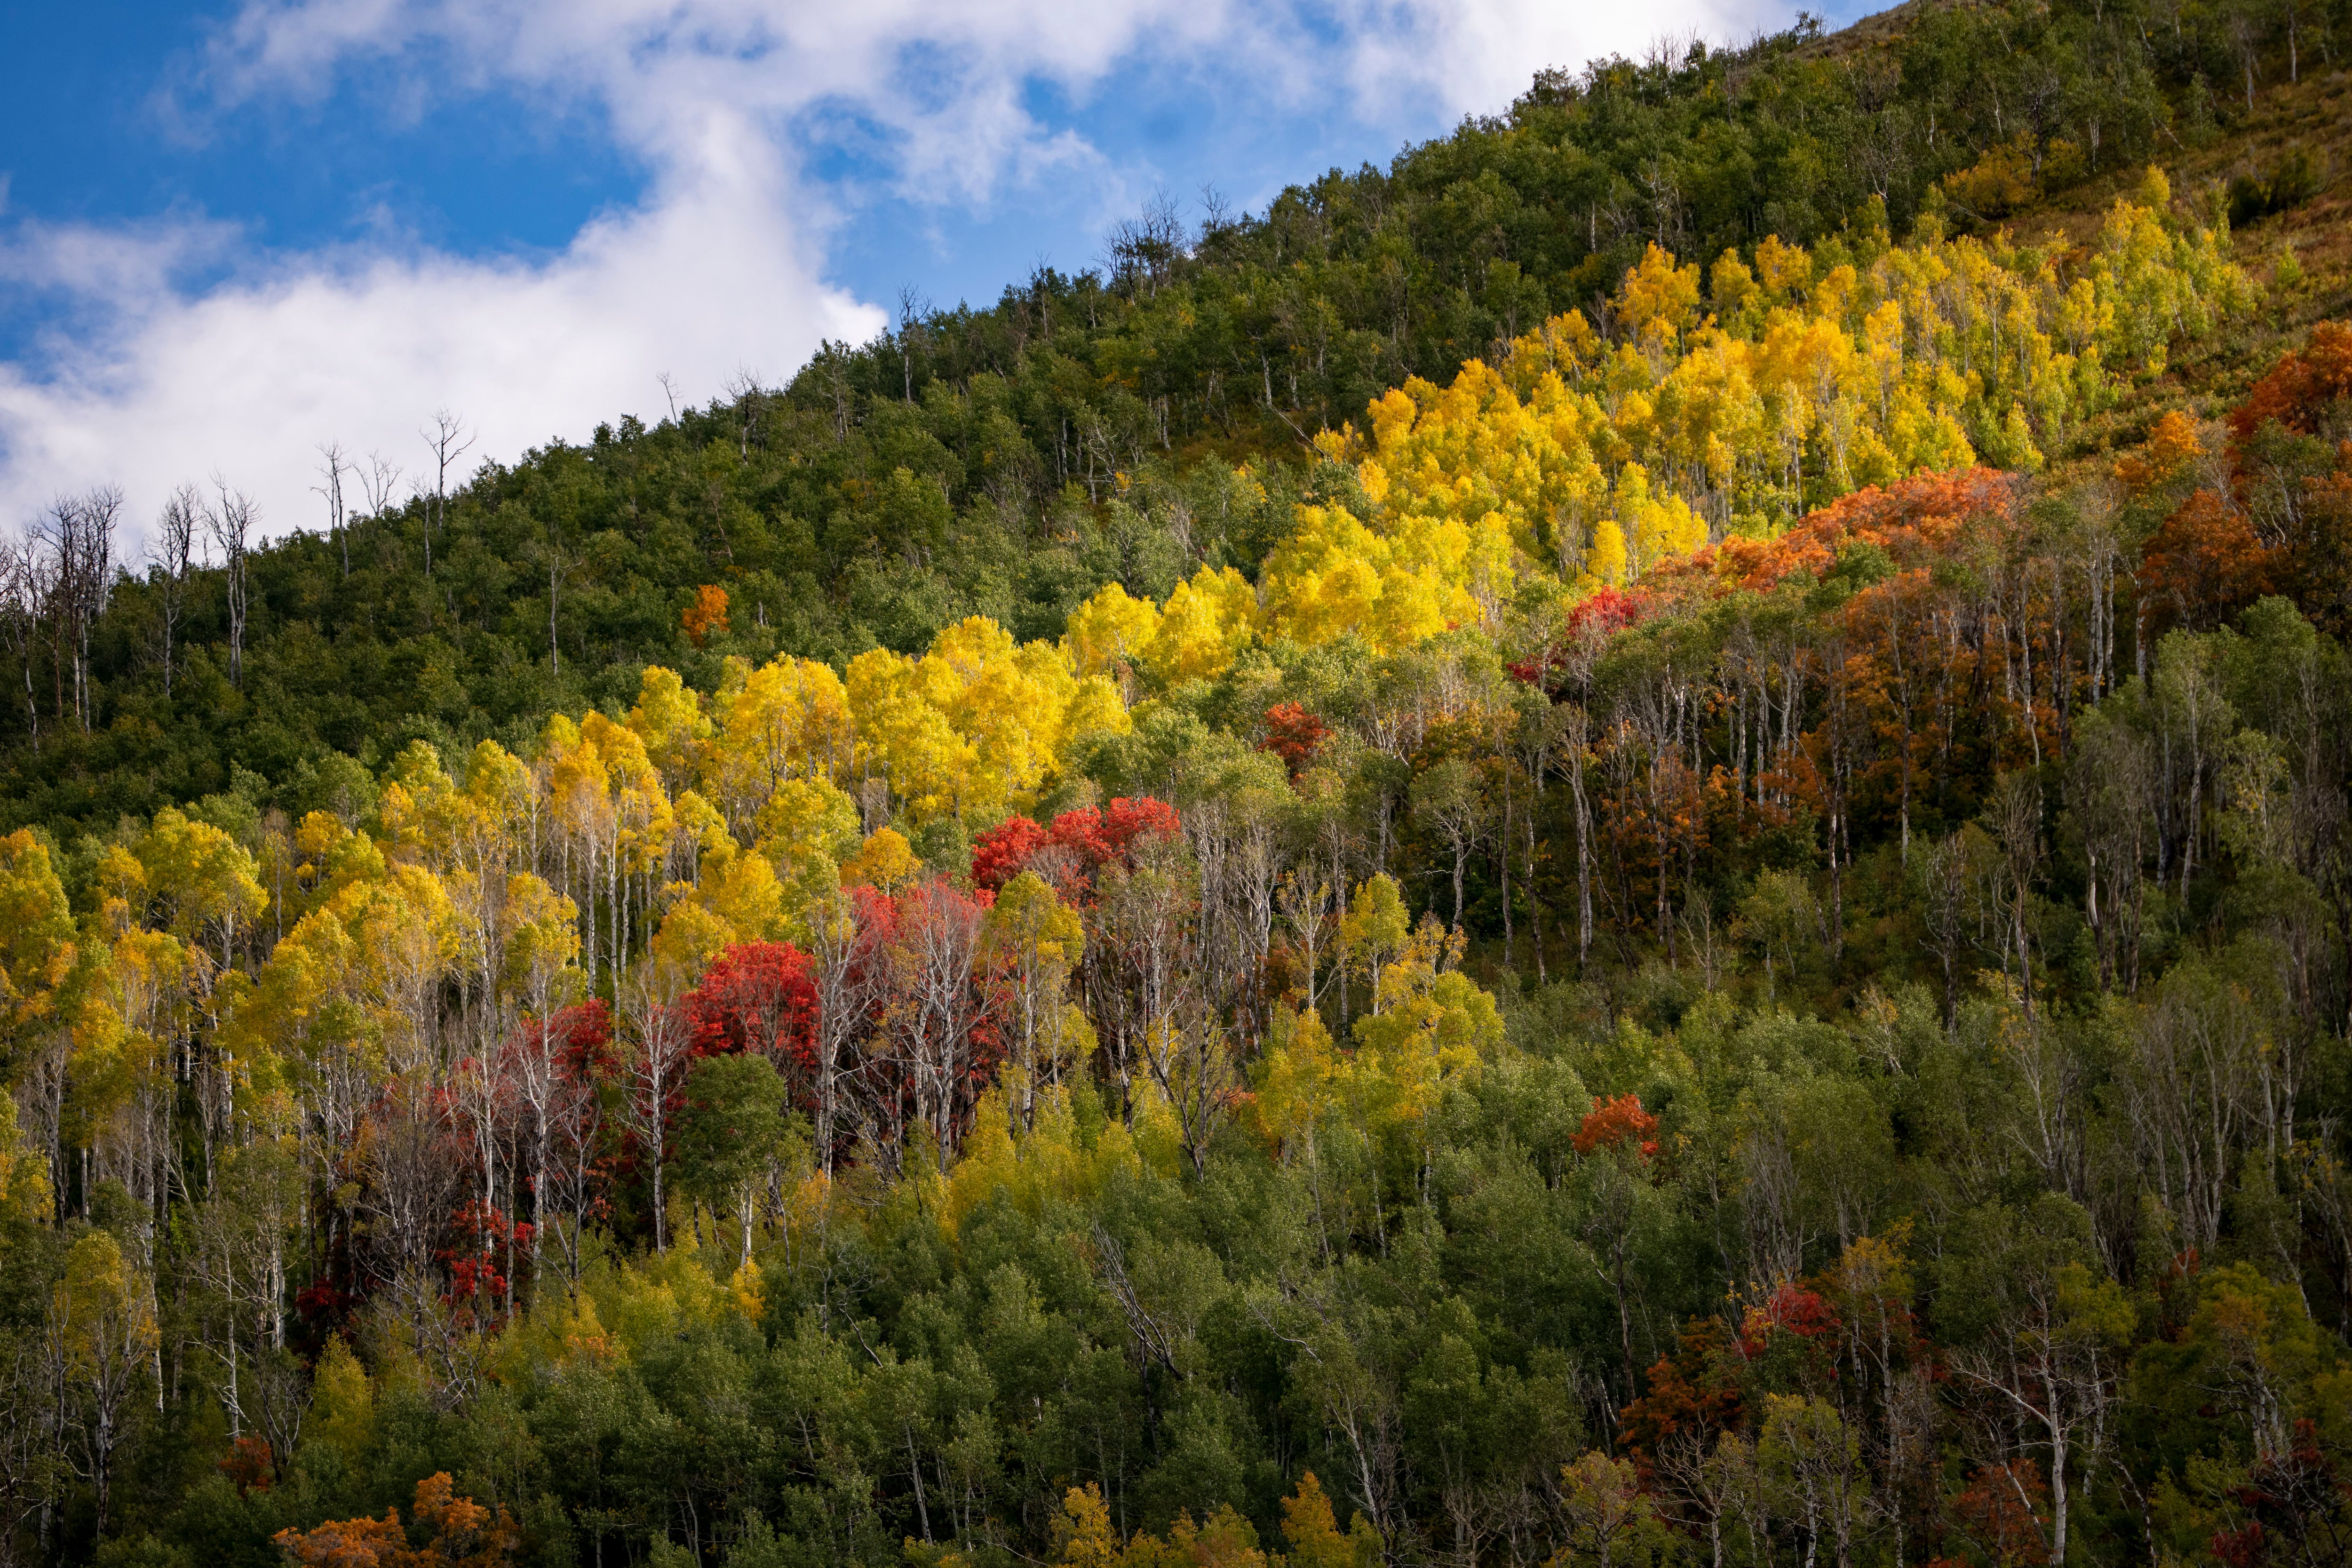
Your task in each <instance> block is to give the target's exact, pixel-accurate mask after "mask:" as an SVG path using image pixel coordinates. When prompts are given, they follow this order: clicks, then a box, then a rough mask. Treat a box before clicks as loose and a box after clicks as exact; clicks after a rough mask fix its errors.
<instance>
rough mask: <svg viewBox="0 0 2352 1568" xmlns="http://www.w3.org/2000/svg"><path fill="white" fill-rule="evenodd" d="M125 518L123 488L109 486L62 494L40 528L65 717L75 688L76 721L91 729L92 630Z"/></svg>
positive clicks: (61, 710)
mask: <svg viewBox="0 0 2352 1568" xmlns="http://www.w3.org/2000/svg"><path fill="white" fill-rule="evenodd" d="M121 518H122V492H121V490H120V489H115V488H114V487H112V486H103V487H101V488H100V489H94V490H90V491H89V492H88V493H87V494H84V495H79V496H61V497H59V498H58V500H56V501H55V502H54V503H52V504H51V506H50V508H49V510H48V511H47V514H46V515H45V516H44V517H43V518H42V520H41V522H40V524H39V525H38V526H37V529H36V530H35V537H36V541H37V543H38V544H39V545H40V546H42V547H44V548H46V549H47V552H48V555H49V558H50V562H49V571H48V576H47V586H48V590H49V594H48V597H49V611H50V613H49V639H50V644H51V652H52V658H53V663H54V672H53V673H54V675H55V677H56V679H57V682H58V693H57V698H58V702H57V707H58V715H59V717H63V716H64V713H65V710H66V703H67V700H68V697H67V692H66V687H67V685H68V683H70V685H71V688H72V695H71V700H72V703H73V711H74V717H75V719H76V721H78V722H79V724H80V725H81V727H82V731H83V732H84V733H88V732H89V728H90V723H91V718H92V714H91V692H90V671H89V632H90V627H91V626H94V625H96V624H97V621H98V617H99V616H100V613H101V612H102V611H103V610H104V609H105V608H106V595H107V590H108V589H109V587H110V586H111V581H110V578H111V571H112V567H113V564H114V531H115V528H116V526H117V525H118V524H119V523H120V522H121Z"/></svg>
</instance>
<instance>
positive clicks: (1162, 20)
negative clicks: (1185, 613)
mask: <svg viewBox="0 0 2352 1568" xmlns="http://www.w3.org/2000/svg"><path fill="white" fill-rule="evenodd" d="M1758 4H1759V0H1666V5H1664V6H1654V7H1650V8H1647V9H1644V10H1641V11H1639V12H1636V11H1635V10H1633V8H1630V7H1622V8H1618V9H1616V10H1613V11H1611V10H1603V9H1601V8H1599V7H1591V6H1585V5H1576V6H1563V5H1558V4H1546V3H1544V0H1478V3H1472V4H1452V5H1449V4H1445V3H1444V0H1377V3H1374V4H1369V5H1361V6H1356V7H1347V8H1343V9H1341V10H1339V11H1333V12H1326V11H1322V10H1320V9H1316V10H1311V11H1310V10H1308V9H1307V8H1305V5H1304V0H1301V5H1298V6H1295V7H1293V6H1283V5H1257V6H1251V5H1239V4H1234V3H1232V0H1040V3H1036V4H1032V5H1027V6H1024V7H1020V8H1017V9H1016V8H1013V7H1008V6H1006V5H1002V4H997V3H995V0H857V3H855V4H849V3H841V0H832V3H824V0H572V3H568V4H564V5H548V4H545V3H544V0H473V3H466V0H252V3H250V4H248V5H247V7H246V9H245V10H244V11H243V12H242V13H240V14H239V15H238V16H237V17H236V19H235V20H234V21H233V22H232V23H231V24H230V25H229V26H227V27H226V30H225V31H224V32H223V33H222V34H221V35H220V36H219V37H218V38H217V39H216V40H215V46H214V47H213V49H212V51H211V52H210V54H209V55H208V56H207V57H206V58H205V59H203V60H202V61H200V62H197V63H196V65H195V67H194V69H193V70H192V72H191V73H190V76H191V84H190V85H187V86H185V87H184V89H182V92H181V93H180V95H179V101H177V102H176V103H175V104H174V105H173V112H174V113H175V115H177V116H178V117H179V123H181V124H182V125H183V126H194V128H195V129H196V130H197V131H198V132H201V128H202V125H203V123H204V121H205V118H206V117H207V116H211V115H221V114H231V113H236V112H240V111H243V110H248V109H250V108H252V107H254V106H257V105H262V106H267V105H272V104H280V103H285V102H293V103H297V104H309V105H313V106H315V105H322V104H326V103H329V102H331V101H337V100H340V99H341V97H342V95H344V94H347V93H354V92H356V93H359V94H361V95H362V96H366V95H373V98H372V99H371V101H373V103H374V104H375V108H376V110H377V111H379V112H381V111H383V105H384V103H385V102H386V101H389V102H391V103H392V104H394V106H395V111H396V112H400V113H412V114H429V113H430V112H432V110H433V107H434V105H435V104H436V102H439V101H443V100H446V99H449V98H451V97H453V96H457V95H464V94H469V93H482V92H496V93H501V94H508V95H514V96H518V97H520V99H521V100H524V101H525V102H526V103H527V104H538V105H541V106H543V107H544V108H545V109H547V110H550V111H551V112H554V113H559V114H562V115H563V116H565V117H567V120H569V119H584V120H585V121H587V122H590V123H593V125H595V126H597V127H598V128H600V129H601V130H602V131H603V132H604V133H606V134H609V135H610V136H611V137H612V138H613V139H614V141H615V142H617V143H618V144H619V146H620V148H621V149H622V150H623V151H624V152H625V153H628V154H630V155H631V156H633V157H634V158H635V159H637V160H638V161H640V162H641V163H643V165H644V166H645V167H646V168H647V169H648V170H649V171H651V177H650V179H649V182H648V184H647V187H646V193H645V195H644V196H643V198H642V199H641V200H640V202H639V203H638V204H637V205H635V206H633V207H631V208H628V209H626V210H623V211H618V212H613V213H608V214H606V215H604V216H601V217H599V218H597V219H596V220H595V221H593V222H592V223H590V224H589V225H587V226H585V227H583V229H582V230H581V231H580V233H578V234H577V235H576V236H574V237H572V240H571V241H570V242H569V244H567V245H566V246H564V247H562V249H561V251H560V252H559V253H557V254H555V255H553V256H536V257H530V258H506V259H499V258H491V259H481V258H463V257H457V256H454V255H450V254H447V253H445V252H441V251H436V250H434V249H431V248H425V247H417V246H415V245H414V244H412V243H405V242H404V241H402V240H401V239H400V238H399V237H396V236H394V237H388V238H386V237H379V238H376V239H373V240H370V241H367V242H364V243H359V244H354V245H350V246H345V247H337V248H333V249H330V250H324V251H314V252H307V253H299V254H292V255H269V254H257V253H254V252H252V251H251V249H250V248H249V247H247V245H246V244H245V240H246V237H245V236H244V235H242V234H241V233H240V232H239V231H238V230H237V229H236V228H235V227H234V226H229V225H225V224H222V223H219V222H216V221H212V220H209V219H205V218H203V217H201V216H196V217H189V216H165V217H163V218H159V219H157V220H155V221H154V222H152V223H150V224H146V225H142V226H134V227H112V228H109V227H93V226H71V225H65V226H58V225H44V224H42V223H40V222H38V221H37V220H26V221H23V222H20V223H19V224H18V225H17V226H16V228H15V229H14V230H13V232H8V233H6V234H5V235H4V236H0V289H11V290H16V291H20V292H24V293H26V294H38V295H46V296H51V297H55V298H61V299H63V300H65V302H66V308H65V309H64V310H60V311H59V312H58V313H57V316H56V321H57V322H58V325H57V326H56V327H55V328H54V329H53V330H52V331H51V333H50V335H49V337H48V339H47V341H45V342H43V344H42V345H41V346H40V349H39V352H38V353H37V355H36V356H35V363H20V364H6V363H0V522H5V521H17V520H20V519H22V518H24V517H26V516H27V515H29V514H30V513H31V512H32V511H33V510H35V509H37V507H39V506H40V505H41V504H42V503H43V502H45V501H46V500H48V499H49V498H50V497H51V496H52V495H54V494H55V493H57V492H58V491H59V490H62V489H72V488H79V487H80V486H83V485H87V484H89V483H94V482H99V481H101V480H111V481H115V482H119V483H121V484H122V485H123V486H124V487H125V489H127V490H128V491H129V493H130V496H131V510H132V513H133V517H134V520H137V519H142V518H144V517H146V516H148V515H152V511H153V510H154V509H155V507H156V506H157V505H158V504H159V503H160V501H161V500H162V497H163V494H164V493H165V492H166V491H167V490H168V489H170V488H171V487H172V486H173V485H174V484H177V483H179V482H181V481H183V480H185V479H195V478H201V477H202V476H205V475H206V474H209V473H213V472H215V471H217V472H219V473H221V474H222V475H223V476H225V477H226V479H228V481H229V482H230V483H232V484H235V485H239V486H242V487H244V488H247V489H250V490H251V491H252V492H253V493H254V494H255V495H256V496H257V499H258V500H260V502H261V505H262V508H263V514H264V520H265V524H266V526H268V528H269V529H270V530H271V531H279V530H282V529H284V528H287V527H292V526H316V525H317V523H318V522H319V521H320V518H321V515H322V513H321V508H320V502H319V500H317V498H316V497H314V496H312V495H311V494H310V485H311V484H312V483H313V482H315V481H314V475H313V469H314V468H315V466H316V462H317V458H316V454H315V450H314V448H315V447H316V446H317V444H318V443H320V442H321V441H326V440H337V441H341V443H343V444H344V445H345V446H346V447H351V448H352V449H355V450H360V451H365V450H367V449H369V448H371V447H377V448H382V449H383V451H385V452H386V453H387V454H388V455H390V456H392V457H393V458H395V460H401V461H404V462H406V463H408V464H409V466H411V467H415V458H416V456H417V454H418V453H419V452H420V451H421V445H420V443H419V441H418V439H417V437H416V430H417V427H418V426H419V425H420V424H421V423H422V422H423V421H424V420H425V419H426V418H428V417H429V416H431V414H432V411H433V410H435V409H436V408H438V407H444V406H446V407H449V408H452V409H456V410H457V411H459V412H460V413H462V414H463V415H464V416H466V417H467V419H468V421H469V422H470V423H472V424H473V425H474V426H477V427H478V430H479V434H480V440H479V445H478V447H477V448H476V450H477V452H478V453H479V454H481V455H484V456H488V457H494V458H501V459H511V458H515V457H517V456H519V455H520V453H521V451H522V450H523V449H524V448H526V447H529V446H531V445H534V444H537V443H540V442H542V441H545V440H546V439H548V438H550V437H554V436H559V435H560V436H563V437H571V438H579V437H582V436H583V434H584V433H585V432H586V430H587V429H588V428H589V427H590V426H593V424H594V423H595V422H596V421H597V420H599V419H602V418H608V417H611V416H614V415H615V414H618V413H621V412H626V411H630V410H633V409H634V410H643V411H647V412H650V411H652V410H654V409H655V408H657V407H659V406H660V404H659V401H658V399H659V397H660V393H659V391H658V389H657V387H656V384H655V377H656V375H657V374H660V373H662V372H669V373H672V374H674V375H675V376H676V378H677V383H678V384H679V385H680V386H681V388H682V390H683V391H684V392H685V393H686V394H687V395H690V396H694V397H697V398H699V397H703V396H707V395H709V394H710V393H711V391H713V390H714V389H715V388H717V387H718V386H719V384H721V383H722V382H723V381H724V380H725V379H726V378H727V377H729V376H730V374H733V373H734V372H735V371H737V370H738V369H739V368H740V367H741V366H744V365H746V364H751V365H757V366H759V367H761V369H763V370H765V371H767V372H768V373H769V374H772V375H774V374H783V373H784V372H786V371H788V370H789V369H790V368H791V367H793V366H794V365H796V364H798V363H800V362H801V360H802V359H803V358H804V357H805V355H806V354H807V353H808V352H809V351H810V350H812V349H813V348H814V346H815V345H816V343H817V342H818V341H819V340H820V339H822V338H824V337H845V338H849V339H852V340H857V339H862V338H864V337H866V336H867V335H869V334H870V333H871V332H872V331H875V330H876V329H877V327H878V326H879V325H880V324H881V322H882V321H883V316H882V314H881V312H880V310H878V309H877V308H876V307H874V306H872V305H870V304H861V303H859V302H857V301H856V300H852V299H850V298H849V297H848V296H847V295H846V294H845V293H844V292H842V291H841V290H840V289H837V288H834V287H831V286H829V285H828V284H827V283H826V281H825V278H824V242H825V239H826V234H827V210H826V206H825V204H824V198H823V193H822V191H821V190H819V189H817V188H814V187H813V186H812V184H811V183H810V182H809V181H808V180H806V179H805V178H804V177H803V174H802V164H801V160H802V158H803V156H804V155H805V154H806V153H807V152H808V151H809V150H810V149H811V147H812V146H814V145H816V144H819V143H821V142H825V141H837V140H840V139H841V138H842V137H843V136H844V134H845V127H846V128H852V130H851V133H853V134H854V135H855V137H856V139H857V140H858V141H859V142H861V143H863V144H864V147H865V149H866V151H867V152H868V153H872V152H874V151H876V150H877V149H878V152H879V155H880V162H881V163H882V164H883V165H884V166H885V167H887V168H888V169H890V170H891V171H892V178H893V179H894V180H895V182H896V184H897V185H898V194H899V195H902V196H911V197H913V198H915V199H917V200H919V201H928V202H934V203H940V204H943V205H968V206H976V207H977V206H987V205H992V204H996V203H1000V202H1002V201H1003V200H1005V199H1007V194H1008V193H1011V192H1017V191H1019V190H1021V189H1023V188H1024V187H1026V186H1030V185H1033V184H1034V183H1035V182H1039V181H1042V180H1045V179H1048V178H1054V179H1062V180H1075V181H1079V182H1084V183H1086V184H1090V185H1093V186H1095V187H1097V188H1099V189H1100V190H1101V191H1102V192H1103V193H1104V194H1105V195H1106V196H1107V197H1114V198H1115V199H1116V198H1123V195H1124V192H1123V185H1124V176H1123V175H1122V174H1121V173H1120V172H1119V171H1118V170H1116V169H1113V168H1111V167H1110V166H1109V165H1108V163H1107V162H1106V161H1105V160H1104V159H1103V158H1102V157H1101V156H1100V155H1099V154H1098V153H1097V152H1096V151H1095V149H1093V148H1092V147H1091V146H1089V145H1088V144H1087V142H1085V141H1084V139H1083V138H1081V137H1079V136H1078V135H1076V133H1074V132H1070V131H1068V130H1066V129H1055V128H1053V127H1048V126H1045V125H1041V124H1039V123H1038V122H1037V121H1036V120H1035V119H1034V116H1033V115H1032V114H1031V113H1030V112H1029V111H1028V110H1027V108H1026V107H1025V100H1026V97H1027V95H1028V93H1029V91H1030V89H1033V88H1034V87H1035V86H1037V85H1039V84H1045V85H1049V86H1052V87H1054V88H1055V89H1058V90H1059V91H1060V92H1061V93H1062V94H1063V95H1064V96H1066V97H1067V98H1069V99H1072V100H1076V101H1079V102H1084V101H1085V100H1086V98H1087V95H1088V93H1089V92H1091V91H1093V90H1096V89H1097V88H1098V87H1099V84H1100V83H1101V82H1102V81H1104V80H1105V79H1106V78H1107V77H1108V76H1109V75H1110V73H1112V72H1113V71H1114V70H1115V69H1117V68H1119V67H1120V66H1121V65H1122V64H1123V63H1128V62H1132V61H1135V60H1138V59H1140V58H1156V59H1164V60H1170V61H1180V60H1181V61H1191V62H1194V63H1209V64H1213V67H1214V68H1216V69H1218V70H1220V71H1222V72H1224V73H1226V74H1227V75H1228V76H1236V75H1237V76H1239V77H1241V78H1242V79H1244V81H1245V82H1246V83H1248V84H1249V88H1248V89H1245V90H1253V89H1254V90H1255V91H1256V92H1258V93H1261V94H1266V95H1279V96H1280V97H1281V98H1282V99H1283V100H1286V102H1287V103H1289V104H1291V105H1294V106H1295V105H1297V104H1300V103H1313V102H1318V101H1320V102H1326V103H1329V104H1330V105H1331V107H1332V109H1333V110H1334V111H1335V112H1349V111H1350V110H1352V111H1353V112H1355V113H1357V114H1358V115H1360V117H1361V118H1363V119H1364V120H1366V121H1369V122H1370V123H1373V124H1377V125H1391V124H1394V123H1395V122H1396V120H1397V116H1396V114H1395V112H1394V109H1395V104H1396V101H1397V100H1400V99H1405V98H1411V99H1415V100H1420V101H1422V102H1423V103H1433V104H1434V106H1435V107H1437V108H1438V109H1439V110H1441V111H1443V112H1445V113H1449V114H1450V113H1458V112H1462V111H1465V110H1475V109H1492V108H1498V107H1500V106H1501V104H1502V103H1504V102H1505V101H1507V100H1508V98H1509V97H1510V95H1511V94H1512V93H1513V92H1514V91H1516V90H1517V89H1519V88H1520V87H1522V86H1523V85H1524V84H1525V82H1526V80H1527V78H1528V73H1529V72H1530V71H1532V70H1533V69H1534V68H1536V67H1538V66H1539V65H1542V64H1546V63H1554V62H1572V61H1577V60H1580V59H1582V58H1584V57H1585V56H1587V55H1590V54H1592V53H1597V52H1603V51H1606V50H1610V49H1618V48H1622V49H1635V50H1637V49H1639V48H1640V47H1643V45H1644V44H1646V43H1647V41H1648V40H1649V38H1650V37H1652V36H1653V35H1654V34H1656V33H1658V32H1661V31H1664V30H1667V29H1668V28H1669V27H1679V28H1687V27H1690V26H1697V27H1699V28H1700V29H1702V30H1703V31H1706V32H1708V33H1709V34H1712V35H1716V36H1721V35H1723V34H1725V33H1727V32H1733V31H1744V30H1745V26H1743V25H1742V18H1743V17H1744V16H1748V15H1749V14H1751V13H1752V12H1753V11H1754V10H1755V7H1756V5H1758ZM869 161H871V160H870V159H869ZM192 279H193V280H192Z"/></svg>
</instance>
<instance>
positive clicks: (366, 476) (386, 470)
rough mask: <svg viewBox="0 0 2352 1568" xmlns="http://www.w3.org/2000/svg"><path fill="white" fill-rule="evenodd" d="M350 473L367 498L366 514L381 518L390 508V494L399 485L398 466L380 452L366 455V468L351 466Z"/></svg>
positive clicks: (356, 465)
mask: <svg viewBox="0 0 2352 1568" xmlns="http://www.w3.org/2000/svg"><path fill="white" fill-rule="evenodd" d="M352 474H353V475H354V476H355V477H356V478H357V479H359V481H360V491H361V493H362V494H363V495H365V496H366V497H367V504H368V514H369V515H370V516H372V517H381V516H383V513H384V512H385V511H386V510H389V509H390V507H391V506H392V492H393V491H394V489H397V488H398V487H399V484H400V465H399V464H398V463H395V462H394V461H392V460H391V459H390V458H386V457H385V456H384V455H383V453H382V452H370V453H369V454H368V459H367V467H366V468H361V467H360V466H359V465H358V464H356V463H354V464H352Z"/></svg>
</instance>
